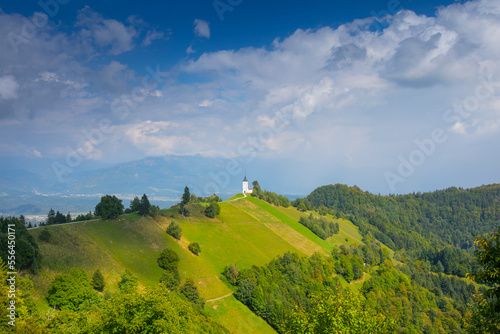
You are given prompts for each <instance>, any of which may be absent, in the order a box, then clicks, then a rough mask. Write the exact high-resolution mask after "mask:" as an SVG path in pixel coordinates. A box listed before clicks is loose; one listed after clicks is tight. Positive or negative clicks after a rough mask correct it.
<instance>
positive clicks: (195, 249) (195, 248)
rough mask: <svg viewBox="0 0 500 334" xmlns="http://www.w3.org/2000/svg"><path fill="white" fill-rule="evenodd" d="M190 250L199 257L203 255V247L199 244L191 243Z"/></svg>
mask: <svg viewBox="0 0 500 334" xmlns="http://www.w3.org/2000/svg"><path fill="white" fill-rule="evenodd" d="M188 248H189V250H190V251H191V252H192V253H193V254H194V255H198V254H200V253H201V247H200V245H199V244H198V243H197V242H192V243H190V244H189V246H188Z"/></svg>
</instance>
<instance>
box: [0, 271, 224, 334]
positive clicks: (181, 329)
mask: <svg viewBox="0 0 500 334" xmlns="http://www.w3.org/2000/svg"><path fill="white" fill-rule="evenodd" d="M5 273H6V271H5V269H3V267H2V263H0V278H3V277H4V275H5ZM96 273H99V272H98V271H96ZM96 273H94V275H93V279H90V277H89V275H88V274H87V272H85V271H84V270H82V269H75V268H74V269H72V270H71V272H70V273H69V274H63V275H57V276H56V277H55V279H54V281H53V282H52V284H51V286H50V287H49V290H48V294H47V300H48V301H49V305H51V306H53V307H55V308H56V309H57V310H58V311H56V312H55V313H54V314H52V315H51V317H50V319H48V318H47V317H41V316H40V314H38V313H37V310H36V307H35V306H34V303H33V302H32V300H31V298H26V297H25V296H26V293H21V291H20V292H19V293H20V294H21V296H22V297H23V300H22V304H23V305H31V304H33V305H32V306H31V308H30V310H31V314H21V315H20V317H18V319H16V321H17V323H21V324H22V325H23V327H21V328H26V327H27V328H29V329H30V332H37V333H38V332H40V333H41V332H43V333H49V332H54V333H89V334H90V333H189V334H191V333H213V334H215V333H228V331H227V330H226V329H225V328H223V327H222V326H220V325H219V324H217V323H216V322H215V321H214V320H212V319H211V318H209V317H207V316H206V315H204V314H202V313H201V312H200V310H199V309H198V307H197V306H196V305H194V304H192V303H189V302H188V301H189V298H194V297H196V295H197V290H196V287H195V286H194V283H193V281H192V280H191V281H189V280H186V282H185V283H184V284H183V286H181V288H180V292H172V291H171V290H170V289H169V288H168V287H167V286H166V285H165V284H160V285H159V286H157V287H155V288H149V289H147V290H146V291H142V292H139V291H138V289H137V284H138V281H137V277H135V275H133V274H132V273H131V272H129V271H125V272H124V273H123V274H122V275H121V280H120V282H119V283H118V286H119V292H117V293H113V294H111V293H109V292H107V297H104V296H103V295H102V294H99V293H97V292H96V291H95V290H94V288H95V289H96V290H98V289H97V288H96V287H95V285H94V287H93V286H92V285H93V284H95V283H96V280H97V281H100V278H97V277H99V276H101V275H99V274H96ZM96 278H97V279H96ZM23 279H25V278H23ZM26 279H28V280H29V278H26ZM31 286H32V283H31ZM99 286H100V287H102V285H99ZM187 296H189V297H187ZM28 297H29V296H28ZM0 298H2V297H0ZM186 299H187V300H186ZM20 300H21V298H20ZM29 302H31V304H29ZM25 309H26V308H25V307H24V308H22V310H23V311H24V310H25ZM29 318H31V321H30V322H29V323H28V324H27V325H24V323H25V322H27V321H26V319H29ZM2 325H3V324H2ZM0 326H1V325H0ZM0 328H1V327H0Z"/></svg>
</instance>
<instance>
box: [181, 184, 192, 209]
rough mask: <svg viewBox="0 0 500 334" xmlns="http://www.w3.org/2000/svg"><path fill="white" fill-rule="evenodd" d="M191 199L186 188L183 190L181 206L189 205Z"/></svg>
mask: <svg viewBox="0 0 500 334" xmlns="http://www.w3.org/2000/svg"><path fill="white" fill-rule="evenodd" d="M190 199H191V195H190V194H189V188H188V187H187V186H186V187H185V188H184V194H183V195H182V202H181V203H182V204H184V205H186V204H188V203H189V200H190Z"/></svg>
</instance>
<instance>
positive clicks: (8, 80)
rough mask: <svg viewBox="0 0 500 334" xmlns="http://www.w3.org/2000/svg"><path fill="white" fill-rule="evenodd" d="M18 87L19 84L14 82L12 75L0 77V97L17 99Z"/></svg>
mask: <svg viewBox="0 0 500 334" xmlns="http://www.w3.org/2000/svg"><path fill="white" fill-rule="evenodd" d="M18 89H19V84H18V83H17V82H16V79H15V78H14V76H13V75H6V76H3V77H0V99H4V100H10V99H17V90H18Z"/></svg>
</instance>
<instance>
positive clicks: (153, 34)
mask: <svg viewBox="0 0 500 334" xmlns="http://www.w3.org/2000/svg"><path fill="white" fill-rule="evenodd" d="M157 39H166V37H165V34H164V33H163V32H161V31H156V30H154V29H153V30H150V31H148V32H147V34H146V37H145V38H144V40H143V41H142V45H143V46H149V45H151V43H152V42H153V41H154V40H157Z"/></svg>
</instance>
